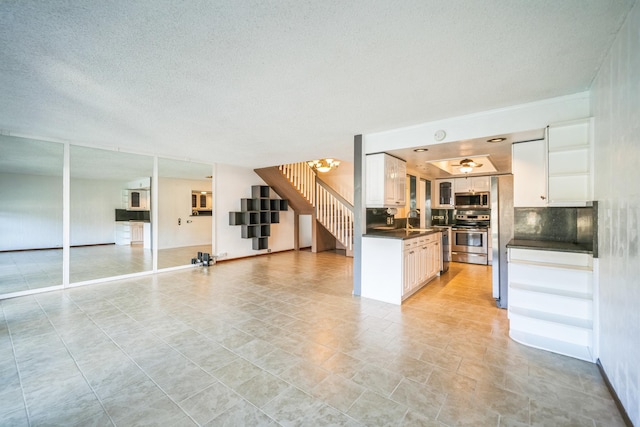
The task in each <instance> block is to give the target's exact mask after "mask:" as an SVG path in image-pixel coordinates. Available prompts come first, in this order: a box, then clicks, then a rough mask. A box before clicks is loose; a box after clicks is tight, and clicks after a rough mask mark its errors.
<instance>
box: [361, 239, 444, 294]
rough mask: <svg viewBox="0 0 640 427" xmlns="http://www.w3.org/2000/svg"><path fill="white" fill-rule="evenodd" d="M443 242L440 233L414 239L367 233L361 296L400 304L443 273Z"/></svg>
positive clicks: (364, 241) (363, 243) (363, 250)
mask: <svg viewBox="0 0 640 427" xmlns="http://www.w3.org/2000/svg"><path fill="white" fill-rule="evenodd" d="M440 242H441V234H440V233H439V232H437V233H434V234H428V235H423V236H419V237H414V238H411V239H389V238H377V237H367V236H364V237H363V239H362V252H363V256H362V259H363V264H362V289H361V295H362V296H363V297H365V298H371V299H376V300H379V301H384V302H388V303H392V304H401V303H402V300H404V299H405V298H407V297H408V296H410V295H412V294H413V293H415V292H416V291H418V290H419V289H420V288H422V286H424V285H425V284H426V283H427V282H429V281H430V280H432V279H433V278H434V277H436V276H438V275H439V274H440V270H441V268H440V266H441V263H442V248H441V246H440V244H441V243H440Z"/></svg>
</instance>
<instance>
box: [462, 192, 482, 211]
mask: <svg viewBox="0 0 640 427" xmlns="http://www.w3.org/2000/svg"><path fill="white" fill-rule="evenodd" d="M490 202H491V201H490V199H489V193H488V192H481V193H456V194H455V203H454V205H455V208H456V209H489V203H490Z"/></svg>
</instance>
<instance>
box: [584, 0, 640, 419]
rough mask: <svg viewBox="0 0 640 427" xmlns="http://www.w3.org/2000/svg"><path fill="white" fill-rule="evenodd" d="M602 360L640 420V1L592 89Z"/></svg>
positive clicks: (633, 415)
mask: <svg viewBox="0 0 640 427" xmlns="http://www.w3.org/2000/svg"><path fill="white" fill-rule="evenodd" d="M591 105H592V107H593V116H594V129H595V150H594V154H595V170H594V172H595V173H594V182H595V198H596V200H598V210H599V212H598V243H599V244H598V252H599V273H598V277H597V280H598V286H599V294H598V300H599V305H600V307H599V310H600V334H599V341H600V342H599V344H600V354H599V358H600V362H601V363H602V366H603V368H604V370H605V372H606V373H607V376H608V377H609V380H610V381H611V383H612V385H613V388H614V389H615V391H616V393H617V395H618V397H619V398H620V400H621V402H622V404H623V405H624V407H625V409H626V411H627V413H628V414H629V417H630V418H631V421H632V422H633V425H636V426H640V398H639V396H640V364H639V363H638V354H640V310H639V309H638V307H640V282H639V280H640V279H639V278H640V241H639V239H640V235H639V234H640V168H639V167H638V161H639V160H640V3H637V2H636V5H635V6H634V8H633V9H632V10H631V12H630V13H629V15H628V17H627V21H626V22H625V24H624V25H623V27H622V28H621V30H620V32H619V33H618V36H617V38H616V41H615V42H614V44H613V46H612V47H611V50H610V51H609V54H608V55H607V57H606V58H605V60H604V62H603V64H602V68H601V69H600V71H599V73H598V76H597V77H596V79H595V80H594V83H593V87H592V101H591Z"/></svg>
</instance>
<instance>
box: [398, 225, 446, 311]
mask: <svg viewBox="0 0 640 427" xmlns="http://www.w3.org/2000/svg"><path fill="white" fill-rule="evenodd" d="M440 239H441V234H440V233H434V234H429V235H427V236H421V237H415V238H413V239H407V240H404V249H403V257H402V259H403V269H402V270H403V278H402V298H403V299H404V298H406V297H408V296H409V295H411V294H413V293H415V292H416V291H417V290H418V289H420V288H421V287H422V285H424V284H425V283H427V282H428V281H429V280H431V279H433V278H434V277H436V276H437V275H438V274H439V273H440V263H441V258H442V253H441V250H440Z"/></svg>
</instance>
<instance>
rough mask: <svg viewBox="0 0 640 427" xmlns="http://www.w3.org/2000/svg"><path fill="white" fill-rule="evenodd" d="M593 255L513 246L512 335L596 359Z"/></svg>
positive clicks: (546, 346)
mask: <svg viewBox="0 0 640 427" xmlns="http://www.w3.org/2000/svg"><path fill="white" fill-rule="evenodd" d="M593 295H594V291H593V257H592V255H590V254H586V253H572V252H558V251H547V250H533V249H520V248H510V249H509V309H508V313H509V324H510V325H509V336H510V337H511V338H513V339H514V340H515V341H518V342H520V343H522V344H525V345H529V346H531V347H536V348H541V349H544V350H548V351H552V352H554V353H559V354H564V355H566V356H571V357H575V358H578V359H582V360H587V361H590V362H593V361H594V351H593V349H594V343H593V324H594V298H593Z"/></svg>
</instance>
